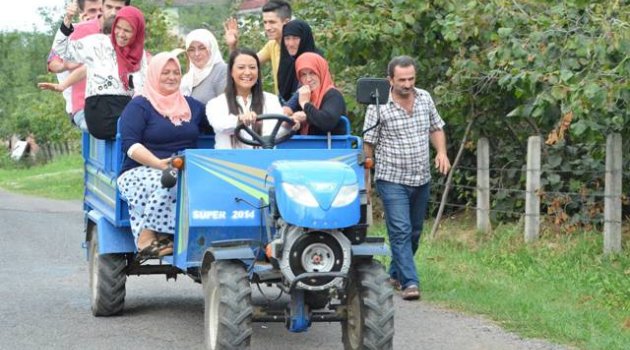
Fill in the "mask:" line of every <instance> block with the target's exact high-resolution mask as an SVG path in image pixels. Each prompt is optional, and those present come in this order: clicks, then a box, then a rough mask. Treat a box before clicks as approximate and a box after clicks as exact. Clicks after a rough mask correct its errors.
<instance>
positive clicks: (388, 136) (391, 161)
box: [363, 88, 444, 186]
mask: <svg viewBox="0 0 630 350" xmlns="http://www.w3.org/2000/svg"><path fill="white" fill-rule="evenodd" d="M415 92H416V97H415V100H414V103H413V113H412V115H411V116H410V115H409V114H408V113H407V111H405V109H404V108H402V107H401V106H400V105H399V104H397V103H396V102H394V101H393V100H392V99H391V98H390V100H389V101H388V102H387V103H386V104H385V105H382V106H379V108H380V112H381V113H380V114H381V121H380V123H379V124H378V126H377V127H375V128H374V129H372V130H370V131H368V132H367V133H365V135H364V141H365V142H367V143H370V144H372V145H375V155H374V156H375V159H374V161H375V166H376V169H375V170H376V174H375V177H376V179H377V180H385V181H388V182H394V183H398V184H403V185H407V186H420V185H424V184H426V183H427V182H429V181H430V180H431V172H430V169H429V167H430V163H429V141H430V134H431V132H433V131H437V130H440V129H442V127H444V121H443V120H442V118H441V117H440V115H439V114H438V111H437V109H436V108H435V104H434V103H433V99H432V98H431V95H430V94H429V93H428V92H427V91H425V90H421V89H418V88H416V89H415ZM376 122H377V114H376V106H375V105H370V106H369V107H368V109H367V113H366V115H365V121H364V124H363V130H367V129H368V128H370V127H372V126H374V125H375V124H376Z"/></svg>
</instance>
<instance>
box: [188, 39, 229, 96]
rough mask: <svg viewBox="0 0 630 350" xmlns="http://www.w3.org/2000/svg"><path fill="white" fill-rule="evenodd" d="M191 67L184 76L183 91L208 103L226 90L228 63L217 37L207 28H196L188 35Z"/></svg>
mask: <svg viewBox="0 0 630 350" xmlns="http://www.w3.org/2000/svg"><path fill="white" fill-rule="evenodd" d="M186 54H187V56H188V60H189V61H190V69H189V71H188V73H186V75H184V77H183V78H182V87H181V90H182V93H183V94H184V95H186V96H191V97H193V98H194V99H196V100H198V101H199V102H201V103H203V104H206V103H207V102H208V101H209V100H211V99H213V98H215V97H216V96H219V95H221V94H222V93H223V92H224V90H225V84H226V79H227V64H226V63H225V61H223V57H222V56H221V50H219V44H218V43H217V39H216V38H215V37H214V35H212V33H211V32H210V31H209V30H207V29H195V30H193V31H192V32H190V33H189V34H188V35H187V36H186Z"/></svg>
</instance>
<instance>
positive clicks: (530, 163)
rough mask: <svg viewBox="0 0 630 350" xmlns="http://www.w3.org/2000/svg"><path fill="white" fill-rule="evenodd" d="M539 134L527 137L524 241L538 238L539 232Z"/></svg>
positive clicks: (540, 143) (540, 142)
mask: <svg viewBox="0 0 630 350" xmlns="http://www.w3.org/2000/svg"><path fill="white" fill-rule="evenodd" d="M541 145H542V139H541V137H540V136H530V137H529V139H527V185H526V189H525V242H532V241H535V240H536V239H538V234H539V232H540V197H538V191H539V190H540V173H541V169H540V150H541Z"/></svg>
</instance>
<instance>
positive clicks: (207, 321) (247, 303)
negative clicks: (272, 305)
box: [203, 260, 253, 350]
mask: <svg viewBox="0 0 630 350" xmlns="http://www.w3.org/2000/svg"><path fill="white" fill-rule="evenodd" d="M203 287H204V297H205V302H204V326H205V327H204V335H205V343H206V349H209V350H228V349H229V350H232V349H249V344H250V340H251V337H252V332H253V331H252V326H251V322H252V315H253V307H252V301H251V287H250V284H249V279H248V275H247V271H246V270H245V267H244V266H243V264H241V263H240V262H237V261H228V260H219V261H215V262H213V263H212V265H211V266H210V270H209V271H208V273H207V275H206V276H205V278H204V279H203Z"/></svg>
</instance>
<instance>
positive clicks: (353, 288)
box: [341, 261, 394, 350]
mask: <svg viewBox="0 0 630 350" xmlns="http://www.w3.org/2000/svg"><path fill="white" fill-rule="evenodd" d="M387 278H388V275H387V274H386V273H385V270H384V269H383V266H382V265H381V264H379V263H377V262H373V261H370V262H360V263H358V264H357V265H356V266H353V268H352V270H351V275H350V280H349V283H348V287H347V289H346V308H347V316H348V318H347V320H346V321H343V322H342V323H341V334H342V339H343V346H344V349H345V350H358V349H370V350H377V349H378V350H388V349H393V342H394V292H393V289H392V287H391V285H390V284H389V283H387Z"/></svg>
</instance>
